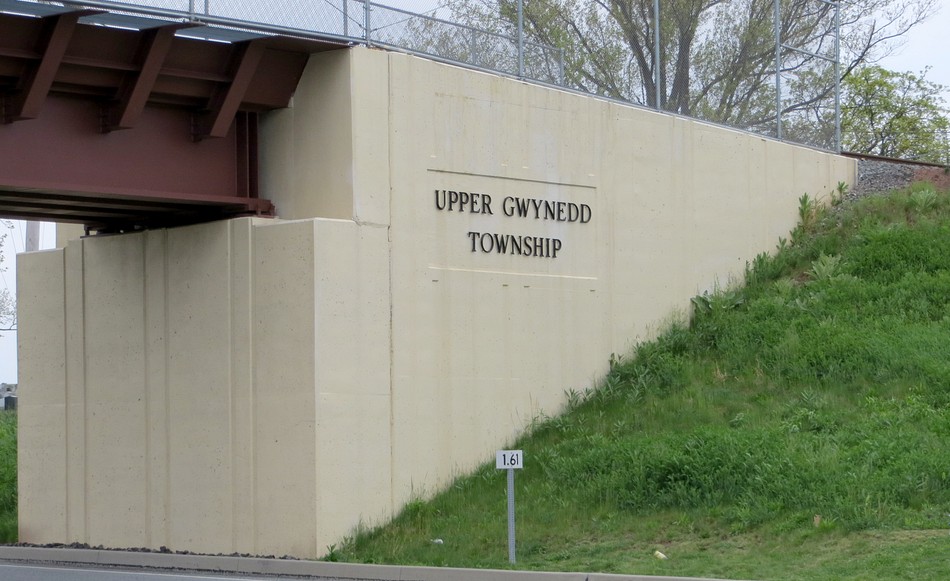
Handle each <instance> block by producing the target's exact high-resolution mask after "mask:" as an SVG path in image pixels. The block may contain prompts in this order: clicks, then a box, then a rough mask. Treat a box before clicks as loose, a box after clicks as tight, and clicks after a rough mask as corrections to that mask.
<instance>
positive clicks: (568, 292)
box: [18, 49, 855, 557]
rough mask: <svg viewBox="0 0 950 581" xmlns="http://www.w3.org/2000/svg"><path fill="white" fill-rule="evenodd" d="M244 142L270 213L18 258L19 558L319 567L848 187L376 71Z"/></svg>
mask: <svg viewBox="0 0 950 581" xmlns="http://www.w3.org/2000/svg"><path fill="white" fill-rule="evenodd" d="M261 133H262V134H261V142H262V144H263V151H262V153H261V159H262V171H261V174H262V179H263V184H262V189H263V195H264V196H265V197H268V198H270V199H272V200H274V201H275V203H276V204H277V207H278V210H279V212H280V214H281V220H273V221H268V220H251V219H241V220H235V221H230V222H219V223H214V224H207V225H198V226H190V227H186V228H179V229H173V230H166V231H153V232H147V233H139V234H130V235H122V236H113V237H102V238H94V239H83V240H75V241H71V242H69V243H68V244H67V246H66V248H65V249H61V250H57V251H49V252H43V253H37V254H33V255H27V256H24V257H22V258H21V260H20V261H19V272H18V276H19V279H18V280H19V296H20V316H19V320H20V395H21V401H20V422H21V425H20V539H21V540H22V541H28V542H54V541H55V542H71V541H82V542H87V543H90V544H93V545H98V544H103V545H107V546H116V547H118V546H148V547H159V546H162V545H164V546H168V547H170V548H172V549H188V550H192V551H202V552H226V553H230V552H232V551H237V552H247V553H254V554H268V553H273V554H291V555H296V556H300V557H314V556H317V555H319V554H321V553H322V552H323V551H324V550H325V549H326V547H327V546H328V545H330V544H332V543H336V542H338V541H339V539H340V538H341V537H342V536H343V535H345V534H347V533H348V532H350V531H351V530H352V529H353V528H354V527H355V526H357V525H359V524H361V523H362V524H372V523H376V522H380V521H382V520H385V519H386V518H388V517H389V516H390V515H392V514H393V513H394V512H395V511H398V510H399V508H400V507H401V506H403V505H404V504H405V502H406V501H407V500H409V499H410V498H412V497H413V496H414V495H426V494H430V493H432V492H435V491H436V490H438V489H440V488H441V487H443V486H444V485H445V484H446V483H447V482H448V481H449V479H450V478H451V477H452V476H454V475H456V474H458V473H460V472H463V471H466V470H469V469H471V468H473V467H474V466H476V465H477V464H478V463H481V462H484V461H486V460H488V459H490V458H491V457H492V453H493V451H494V450H495V449H496V448H498V447H501V446H504V445H505V444H506V443H507V442H510V441H511V439H512V438H514V437H515V435H516V434H518V433H519V432H520V431H521V430H522V429H523V428H524V426H525V425H526V423H527V422H529V421H530V420H531V418H532V417H534V416H536V415H537V414H538V413H540V412H542V411H543V412H546V413H554V412H556V411H557V410H558V409H559V407H560V405H561V404H562V402H563V394H564V391H565V390H567V389H584V388H587V387H589V386H591V385H592V384H593V383H594V382H595V381H596V380H597V378H599V377H601V376H602V374H603V373H604V372H605V371H606V369H607V361H608V358H609V356H610V354H611V353H625V352H627V351H629V350H630V349H631V348H632V347H633V345H634V344H635V343H636V342H637V341H639V340H641V339H643V338H645V337H647V336H649V335H650V333H651V332H653V331H654V330H655V329H656V328H657V325H658V324H659V322H660V321H662V320H663V319H664V318H666V317H668V316H669V315H670V314H671V313H673V312H675V311H677V310H680V311H682V310H685V309H686V307H687V306H688V299H689V297H691V296H693V295H695V294H697V293H699V292H702V291H703V290H707V289H711V288H712V287H713V286H714V285H715V284H716V283H717V281H718V282H719V283H723V284H725V283H727V282H728V281H729V280H730V277H732V276H734V275H737V274H738V273H740V272H741V270H742V268H743V266H744V264H745V261H747V260H749V259H751V258H752V257H753V256H755V254H757V253H758V252H761V251H763V250H768V249H770V248H773V247H774V245H775V243H776V241H777V239H778V237H779V236H781V235H785V234H787V232H788V231H789V230H790V229H791V228H792V227H793V226H794V223H795V220H796V217H797V214H796V209H797V199H798V197H799V196H801V195H802V194H803V193H809V194H811V195H819V196H820V195H823V194H826V193H828V192H830V191H831V189H833V187H834V186H835V185H836V184H837V183H838V181H845V182H849V183H851V182H853V179H854V171H855V170H854V162H853V161H851V160H847V159H844V158H840V157H836V156H832V155H828V154H825V153H821V152H817V151H814V150H810V149H806V148H801V147H796V146H792V145H788V144H782V143H778V142H774V141H770V140H767V139H763V138H760V137H756V136H752V135H748V134H744V133H739V132H735V131H730V130H727V129H723V128H720V127H713V126H709V125H705V124H702V123H699V122H696V121H691V120H686V119H681V118H675V117H672V116H669V115H665V114H659V113H656V112H652V111H646V110H641V109H637V108H633V107H628V106H623V105H617V104H612V103H607V102H603V101H599V100H597V99H593V98H591V97H587V96H580V95H574V94H569V93H564V92H560V91H556V90H552V89H546V88H541V87H536V86H532V85H529V84H524V83H520V82H517V81H513V80H510V79H504V78H500V77H494V76H491V75H487V74H482V73H476V72H472V71H467V70H462V69H457V68H453V67H449V66H445V65H441V64H437V63H433V62H429V61H425V60H422V59H418V58H414V57H409V56H406V55H401V54H395V53H387V52H382V51H375V50H369V49H352V50H345V51H336V52H330V53H321V54H319V55H315V56H314V57H312V59H311V62H310V64H309V66H308V69H307V72H306V73H305V77H304V79H303V81H302V82H301V85H300V87H299V88H298V91H297V95H296V96H295V98H294V104H293V107H292V108H290V109H286V110H283V111H280V112H277V113H274V114H271V115H270V116H269V117H267V118H266V119H265V121H264V125H263V127H262V132H261ZM463 193H464V195H463ZM502 246H503V247H504V250H503V251H501V248H502ZM528 464H530V459H529V460H528Z"/></svg>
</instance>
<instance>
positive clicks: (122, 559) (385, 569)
mask: <svg viewBox="0 0 950 581" xmlns="http://www.w3.org/2000/svg"><path fill="white" fill-rule="evenodd" d="M2 561H18V562H27V563H56V564H58V565H66V564H75V565H105V566H111V567H132V568H142V569H181V570H184V571H199V572H225V573H245V574H252V575H254V574H260V575H290V576H297V577H315V578H317V579H319V578H332V579H360V580H369V581H716V580H713V579H700V578H695V577H691V578H688V579H687V578H682V577H651V576H646V575H608V574H604V573H546V572H540V571H505V570H498V569H453V568H449V567H402V566H398V565H359V564H352V563H326V562H323V561H295V560H290V559H264V558H259V557H217V556H211V555H178V554H174V553H149V552H138V551H107V550H101V549H69V548H56V549H53V548H45V547H11V546H6V547H4V546H0V562H2Z"/></svg>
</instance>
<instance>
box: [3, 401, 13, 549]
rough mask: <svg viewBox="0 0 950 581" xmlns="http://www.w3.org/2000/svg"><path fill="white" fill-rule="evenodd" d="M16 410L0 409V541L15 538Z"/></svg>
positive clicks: (11, 541)
mask: <svg viewBox="0 0 950 581" xmlns="http://www.w3.org/2000/svg"><path fill="white" fill-rule="evenodd" d="M16 427H17V426H16V412H4V411H0V543H15V542H16V540H17V483H16V481H17V474H16V466H17V464H16V460H17V451H16V449H17V448H16V437H17V434H16Z"/></svg>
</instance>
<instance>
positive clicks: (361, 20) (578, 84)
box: [77, 0, 840, 151]
mask: <svg viewBox="0 0 950 581" xmlns="http://www.w3.org/2000/svg"><path fill="white" fill-rule="evenodd" d="M399 1H400V0H393V2H399ZM401 1H402V3H403V7H396V6H386V5H382V4H377V3H375V2H371V1H369V0H309V1H303V0H268V2H266V3H253V2H239V1H235V0H128V1H117V0H79V1H78V2H77V3H78V4H82V5H90V6H99V7H105V8H109V9H112V10H119V11H126V12H129V13H142V12H144V13H148V14H153V15H159V16H165V17H173V18H179V19H187V20H194V21H198V22H205V23H208V24H214V25H218V26H225V27H232V28H244V29H249V30H257V31H263V32H276V33H283V34H291V35H299V36H304V37H312V38H314V37H315V38H329V39H337V40H345V41H348V42H353V43H360V44H367V45H371V46H382V47H386V48H393V49H398V50H404V51H408V52H411V53H415V54H419V55H424V56H427V57H430V58H433V59H436V60H441V61H445V62H450V63H456V64H460V65H463V66H470V67H475V68H478V69H483V70H488V71H492V72H497V73H501V74H505V75H510V76H513V77H517V78H522V79H526V80H530V81H535V82H539V83H542V84H548V85H557V86H562V87H565V88H568V89H571V90H576V91H579V92H583V93H587V94H592V95H597V96H600V97H604V98H608V99H613V100H617V101H622V102H626V103H632V104H636V105H641V106H644V107H648V108H652V109H657V110H661V111H667V112H672V113H677V114H681V115H685V116H689V117H694V118H697V119H702V120H704V121H708V122H712V123H716V124H720V125H724V126H729V127H734V128H738V129H742V130H746V131H750V132H754V133H759V134H763V135H768V136H770V137H777V138H779V139H783V140H787V141H794V142H798V143H803V144H807V145H811V146H815V147H819V148H822V149H827V150H832V151H839V150H840V124H839V123H840V122H839V119H840V104H839V99H838V94H839V91H838V79H839V78H840V71H839V69H838V64H837V63H838V61H839V59H840V55H839V50H840V49H839V43H840V16H839V7H840V6H839V3H838V2H837V1H836V0H835V1H833V0H706V1H705V2H699V1H692V2H670V1H669V0H665V1H664V2H662V3H661V2H660V1H659V0H596V1H595V0H442V1H441V3H435V2H439V1H440V0H401ZM183 34H187V32H183Z"/></svg>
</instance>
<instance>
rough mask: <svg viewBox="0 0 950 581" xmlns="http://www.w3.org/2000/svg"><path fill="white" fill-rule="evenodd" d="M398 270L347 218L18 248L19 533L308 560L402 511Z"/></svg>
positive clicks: (373, 236)
mask: <svg viewBox="0 0 950 581" xmlns="http://www.w3.org/2000/svg"><path fill="white" fill-rule="evenodd" d="M387 263H388V251H387V244H386V230H385V229H383V228H371V227H367V228H360V227H358V226H356V225H355V224H354V223H353V222H350V221H338V220H306V221H299V222H274V221H269V220H264V221H260V222H253V221H251V220H250V219H241V220H235V221H230V222H218V223H214V224H207V225H200V226H192V227H186V228H178V229H174V230H159V231H153V232H146V233H141V234H132V235H125V236H112V237H98V238H85V239H82V240H73V241H70V242H69V243H68V244H67V247H66V248H65V249H64V250H56V251H48V252H41V253H34V254H29V255H24V256H23V257H22V263H21V265H20V266H19V284H20V285H21V286H20V289H21V295H20V296H21V302H20V305H21V306H20V309H21V311H20V314H21V316H22V317H23V331H22V332H21V333H22V336H23V339H22V342H21V354H20V361H21V365H22V367H21V377H20V380H21V382H22V384H23V390H22V392H21V411H20V422H21V423H20V440H19V446H20V470H19V474H20V487H21V489H22V490H23V492H22V493H21V499H22V501H21V502H20V540H22V541H38V542H57V541H58V542H71V541H84V542H88V543H90V544H95V545H98V544H102V545H106V546H115V547H136V546H147V547H160V546H162V545H165V546H168V547H173V548H177V549H189V550H195V551H203V552H215V553H217V552H226V553H230V552H233V551H240V552H251V553H255V554H281V555H282V554H294V555H305V556H313V555H316V554H318V553H320V552H322V551H323V550H324V549H325V547H326V545H327V544H329V542H332V539H334V538H336V537H337V536H339V535H340V534H342V533H341V531H346V530H348V529H349V528H350V527H351V526H352V518H354V516H355V517H356V518H357V519H359V518H364V519H366V520H373V519H378V518H379V517H380V515H384V514H389V512H390V504H389V503H390V498H389V494H388V485H389V465H388V462H384V463H382V464H378V463H377V464H373V465H370V464H364V463H363V462H362V459H363V458H368V459H370V458H371V459H373V460H374V461H375V460H378V459H379V458H383V459H386V458H388V454H389V434H388V424H389V417H390V412H389V385H388V377H389V371H388V369H389V351H390V349H389V305H388V301H387V299H386V297H387V293H388V288H389V280H388V277H389V270H388V267H387ZM354 264H356V265H359V266H358V267H355V268H354V267H353V265H354ZM53 285H55V286H53ZM62 289H65V291H63V290H62ZM317 297H319V299H318V298H317ZM344 417H345V418H349V419H348V420H347V422H346V423H345V424H342V425H341V423H340V421H339V419H340V418H344ZM360 438H362V439H360ZM356 444H359V445H356ZM364 466H365V467H364ZM327 539H331V541H329V542H327Z"/></svg>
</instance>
